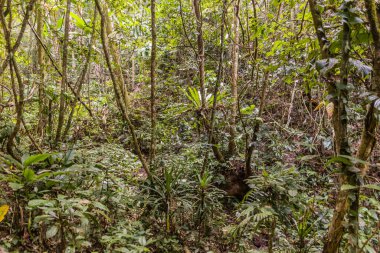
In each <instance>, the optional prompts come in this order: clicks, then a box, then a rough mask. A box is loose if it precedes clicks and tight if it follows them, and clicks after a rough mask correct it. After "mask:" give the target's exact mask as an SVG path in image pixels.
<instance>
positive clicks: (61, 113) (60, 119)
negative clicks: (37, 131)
mask: <svg viewBox="0 0 380 253" xmlns="http://www.w3.org/2000/svg"><path fill="white" fill-rule="evenodd" d="M70 11H71V0H67V4H66V14H65V34H64V37H63V48H62V79H61V92H60V99H59V114H58V123H57V132H56V136H55V145H57V144H58V142H59V141H60V140H61V131H62V127H63V121H64V118H65V107H66V105H65V104H66V103H65V101H66V99H65V93H66V90H67V56H68V55H67V54H68V51H67V48H68V41H69V32H70Z"/></svg>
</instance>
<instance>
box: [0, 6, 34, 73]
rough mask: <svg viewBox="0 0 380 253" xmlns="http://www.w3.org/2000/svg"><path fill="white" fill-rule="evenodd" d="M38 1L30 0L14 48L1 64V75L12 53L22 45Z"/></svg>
mask: <svg viewBox="0 0 380 253" xmlns="http://www.w3.org/2000/svg"><path fill="white" fill-rule="evenodd" d="M36 1H37V0H30V2H29V4H28V7H27V8H26V11H25V16H24V19H23V21H22V24H21V29H20V32H19V34H18V36H17V39H16V42H15V44H14V45H13V47H12V49H11V50H10V51H9V52H8V54H7V57H6V58H5V60H4V61H3V63H2V64H1V65H0V76H1V75H2V74H3V72H4V70H5V69H6V67H7V65H8V63H9V62H10V58H11V55H14V54H15V53H16V51H17V49H18V48H19V46H20V43H21V40H22V38H23V36H24V32H25V28H26V25H27V24H28V20H29V16H30V13H32V11H33V7H34V4H35V2H36ZM4 2H5V0H3V1H2V4H1V6H3V5H4ZM2 9H3V8H2Z"/></svg>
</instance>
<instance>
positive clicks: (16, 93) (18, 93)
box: [0, 0, 24, 161]
mask: <svg viewBox="0 0 380 253" xmlns="http://www.w3.org/2000/svg"><path fill="white" fill-rule="evenodd" d="M3 6H4V1H1V2H0V10H3ZM7 9H8V10H9V20H8V27H7V24H6V20H5V17H4V14H3V12H2V11H0V23H1V26H2V29H3V32H4V37H5V43H6V49H7V51H8V55H9V56H10V57H9V62H8V64H9V70H10V75H11V86H12V93H13V98H14V101H15V109H16V115H17V116H16V117H17V118H16V124H15V126H14V127H13V130H12V132H11V134H10V135H9V137H8V141H7V152H8V153H9V154H10V155H11V156H12V157H13V158H15V159H16V160H18V161H20V160H21V159H20V157H19V155H17V154H15V153H14V152H13V147H14V146H15V143H14V139H15V138H16V136H17V133H18V132H19V130H20V127H21V120H22V113H23V105H24V83H23V82H22V79H21V75H20V71H19V69H18V67H17V63H16V61H15V58H14V55H13V49H14V46H13V47H12V45H11V43H12V42H11V31H12V21H13V20H12V10H11V0H8V1H7ZM16 43H17V42H16ZM14 75H16V80H17V83H18V87H16V83H15V79H14Z"/></svg>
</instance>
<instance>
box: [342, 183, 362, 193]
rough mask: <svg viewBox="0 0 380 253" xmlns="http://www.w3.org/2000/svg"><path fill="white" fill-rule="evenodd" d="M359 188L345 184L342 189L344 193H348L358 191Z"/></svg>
mask: <svg viewBox="0 0 380 253" xmlns="http://www.w3.org/2000/svg"><path fill="white" fill-rule="evenodd" d="M357 188H358V187H357V186H354V185H349V184H344V185H342V186H341V187H340V189H341V190H342V191H347V190H353V189H357Z"/></svg>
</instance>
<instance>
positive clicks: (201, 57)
mask: <svg viewBox="0 0 380 253" xmlns="http://www.w3.org/2000/svg"><path fill="white" fill-rule="evenodd" d="M193 5H194V13H195V18H196V22H197V47H198V51H197V61H198V71H199V73H198V74H199V87H200V93H201V106H202V112H201V113H203V111H204V110H205V109H206V107H207V104H206V102H207V101H206V90H205V49H204V42H203V30H202V25H203V21H202V10H201V0H193Z"/></svg>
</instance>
